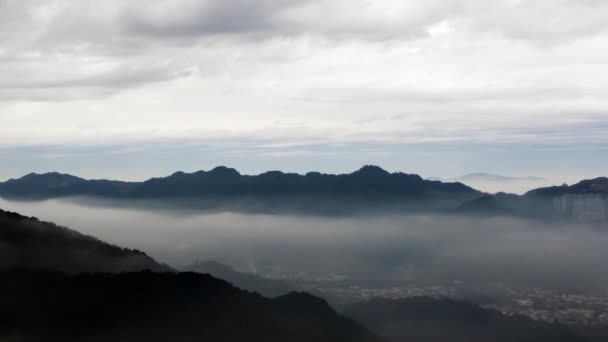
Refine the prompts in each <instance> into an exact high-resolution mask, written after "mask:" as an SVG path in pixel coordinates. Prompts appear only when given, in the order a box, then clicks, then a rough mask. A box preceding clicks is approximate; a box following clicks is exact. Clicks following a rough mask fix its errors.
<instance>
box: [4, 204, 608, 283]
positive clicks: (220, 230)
mask: <svg viewBox="0 0 608 342" xmlns="http://www.w3.org/2000/svg"><path fill="white" fill-rule="evenodd" d="M82 203H87V202H86V201H83V200H80V199H70V200H47V201H40V202H14V201H8V200H4V199H0V208H2V209H4V210H11V211H16V212H19V213H21V214H23V215H28V216H36V217H38V218H40V219H41V220H45V221H51V222H55V223H57V224H59V225H63V226H67V227H70V228H72V229H75V230H78V231H80V232H82V233H85V234H90V235H93V236H95V237H98V238H100V239H102V240H105V241H108V242H110V243H114V244H118V245H120V246H124V247H130V248H137V249H140V250H143V251H145V252H147V253H148V254H149V255H150V256H152V257H154V258H155V259H157V260H158V261H160V262H165V263H167V264H169V265H171V266H172V267H176V268H179V267H183V266H186V265H188V264H191V263H193V262H196V261H203V260H217V261H220V262H224V263H227V264H230V265H232V266H234V267H237V268H239V269H242V270H249V271H253V272H256V271H260V272H261V270H266V271H268V270H274V271H273V272H275V275H284V276H288V277H301V278H308V279H313V278H315V277H318V276H321V275H328V274H332V275H340V276H345V277H347V279H350V280H351V281H352V282H353V283H357V284H364V283H376V284H384V285H388V284H405V283H410V282H451V281H457V280H459V281H465V282H497V281H499V282H505V283H509V284H517V285H525V286H542V287H550V288H567V289H575V290H605V289H606V284H608V271H607V269H606V267H605V260H608V249H607V248H606V246H608V231H607V232H602V231H601V230H598V229H592V228H590V227H585V226H583V225H575V224H555V223H553V224H549V223H543V222H539V221H531V220H524V219H515V218H506V217H502V218H480V217H464V216H443V215H436V216H429V215H394V214H391V215H385V216H383V215H370V216H344V217H318V216H297V215H262V214H242V213H230V212H216V213H200V212H193V211H170V210H161V209H157V210H145V209H141V208H139V209H133V208H130V209H126V208H117V207H111V206H92V205H83V204H82Z"/></svg>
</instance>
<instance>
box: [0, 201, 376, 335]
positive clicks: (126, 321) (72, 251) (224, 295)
mask: <svg viewBox="0 0 608 342" xmlns="http://www.w3.org/2000/svg"><path fill="white" fill-rule="evenodd" d="M142 270H143V271H142ZM0 279H2V281H0V293H2V294H3V296H2V305H0V340H1V341H168V340H170V341H184V342H186V341H217V342H222V341H226V342H233V341H277V342H279V341H302V342H304V341H327V342H330V341H332V342H333V341H344V342H350V341H355V342H357V341H359V342H374V341H380V339H379V338H377V337H375V336H374V335H372V334H371V333H369V332H368V331H367V330H366V329H365V328H363V327H362V326H360V325H358V324H357V323H355V322H353V321H351V320H349V319H347V318H344V317H343V316H341V315H339V314H338V313H336V312H335V311H334V310H333V309H332V308H331V307H330V306H329V305H328V304H327V303H326V302H325V301H324V300H322V299H320V298H317V297H314V296H312V295H308V294H304V293H295V292H291V293H287V294H285V295H284V296H281V297H278V298H276V299H268V298H266V297H263V296H261V295H260V294H258V293H255V292H249V291H245V290H241V289H238V288H236V287H234V286H232V285H230V284H229V283H228V282H226V281H224V280H220V279H217V278H215V277H213V276H211V275H209V274H199V273H191V272H185V273H176V272H174V271H172V270H171V269H170V268H169V267H167V266H164V265H161V264H159V263H157V262H156V261H154V260H153V259H152V258H150V257H148V256H146V255H145V254H144V253H143V252H139V251H137V250H130V249H124V248H120V247H116V246H113V245H110V244H108V243H105V242H102V241H100V240H97V239H95V238H93V237H90V236H86V235H82V234H80V233H78V232H76V231H73V230H70V229H67V228H64V227H59V226H56V225H54V224H52V223H47V222H42V221H39V220H38V219H36V218H29V217H25V216H22V215H19V214H17V213H12V212H5V211H0Z"/></svg>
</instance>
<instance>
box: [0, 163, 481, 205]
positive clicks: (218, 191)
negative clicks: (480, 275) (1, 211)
mask: <svg viewBox="0 0 608 342" xmlns="http://www.w3.org/2000/svg"><path fill="white" fill-rule="evenodd" d="M481 194H482V193H480V192H479V191H477V190H475V189H473V188H471V187H468V186H466V185H464V184H461V183H444V182H439V181H428V180H424V179H422V178H421V177H420V176H418V175H414V174H406V173H401V172H397V173H390V172H388V171H386V170H383V169H382V168H380V167H378V166H373V165H366V166H364V167H362V168H361V169H359V170H357V171H355V172H353V173H350V174H337V175H336V174H323V173H319V172H309V173H307V174H305V175H301V174H296V173H283V172H281V171H269V172H264V173H262V174H259V175H254V176H251V175H242V174H240V173H239V172H238V171H236V170H235V169H231V168H228V167H224V166H220V167H216V168H214V169H212V170H210V171H197V172H193V173H185V172H175V173H173V174H172V175H170V176H168V177H161V178H152V179H149V180H147V181H145V182H118V181H110V180H85V179H82V178H79V177H74V176H70V175H64V174H58V173H49V174H29V175H26V176H24V177H22V178H19V179H11V180H9V181H7V182H5V183H0V195H2V196H4V197H20V198H54V197H66V196H99V197H105V198H110V199H113V198H119V199H131V200H150V199H152V200H164V201H174V202H180V201H181V202H180V205H184V204H185V203H187V204H188V205H198V206H200V207H202V208H232V209H242V210H256V211H277V210H279V211H281V210H298V211H315V212H327V213H334V212H342V211H369V210H375V209H382V210H386V209H395V210H406V209H416V210H442V209H449V208H456V207H457V206H458V205H460V204H462V203H464V202H466V201H469V200H471V199H474V198H476V197H478V196H480V195H481Z"/></svg>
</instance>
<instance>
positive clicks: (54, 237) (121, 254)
mask: <svg viewBox="0 0 608 342" xmlns="http://www.w3.org/2000/svg"><path fill="white" fill-rule="evenodd" d="M13 268H26V269H52V270H59V271H62V272H67V273H78V272H127V271H141V270H154V271H168V270H170V269H169V267H167V266H165V265H161V264H159V263H157V262H156V261H154V260H153V259H152V258H150V257H149V256H147V255H146V254H145V253H143V252H140V251H137V250H131V249H126V248H120V247H117V246H113V245H111V244H108V243H105V242H102V241H100V240H97V239H95V238H93V237H91V236H86V235H83V234H80V233H78V232H76V231H73V230H70V229H68V228H64V227H60V226H57V225H55V224H52V223H48V222H42V221H39V220H38V219H36V218H33V217H32V218H29V217H25V216H21V215H19V214H16V213H11V212H6V211H2V210H0V270H7V269H13Z"/></svg>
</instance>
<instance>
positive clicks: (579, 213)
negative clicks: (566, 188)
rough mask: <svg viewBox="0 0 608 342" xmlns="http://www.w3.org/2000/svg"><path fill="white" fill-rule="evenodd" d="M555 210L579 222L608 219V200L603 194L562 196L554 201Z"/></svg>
mask: <svg viewBox="0 0 608 342" xmlns="http://www.w3.org/2000/svg"><path fill="white" fill-rule="evenodd" d="M553 208H554V209H555V210H556V211H557V212H558V213H560V214H562V215H564V216H567V217H571V218H574V219H577V220H585V221H604V220H607V219H608V198H606V196H605V195H604V194H601V193H594V194H565V195H561V196H559V197H556V198H554V199H553Z"/></svg>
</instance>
